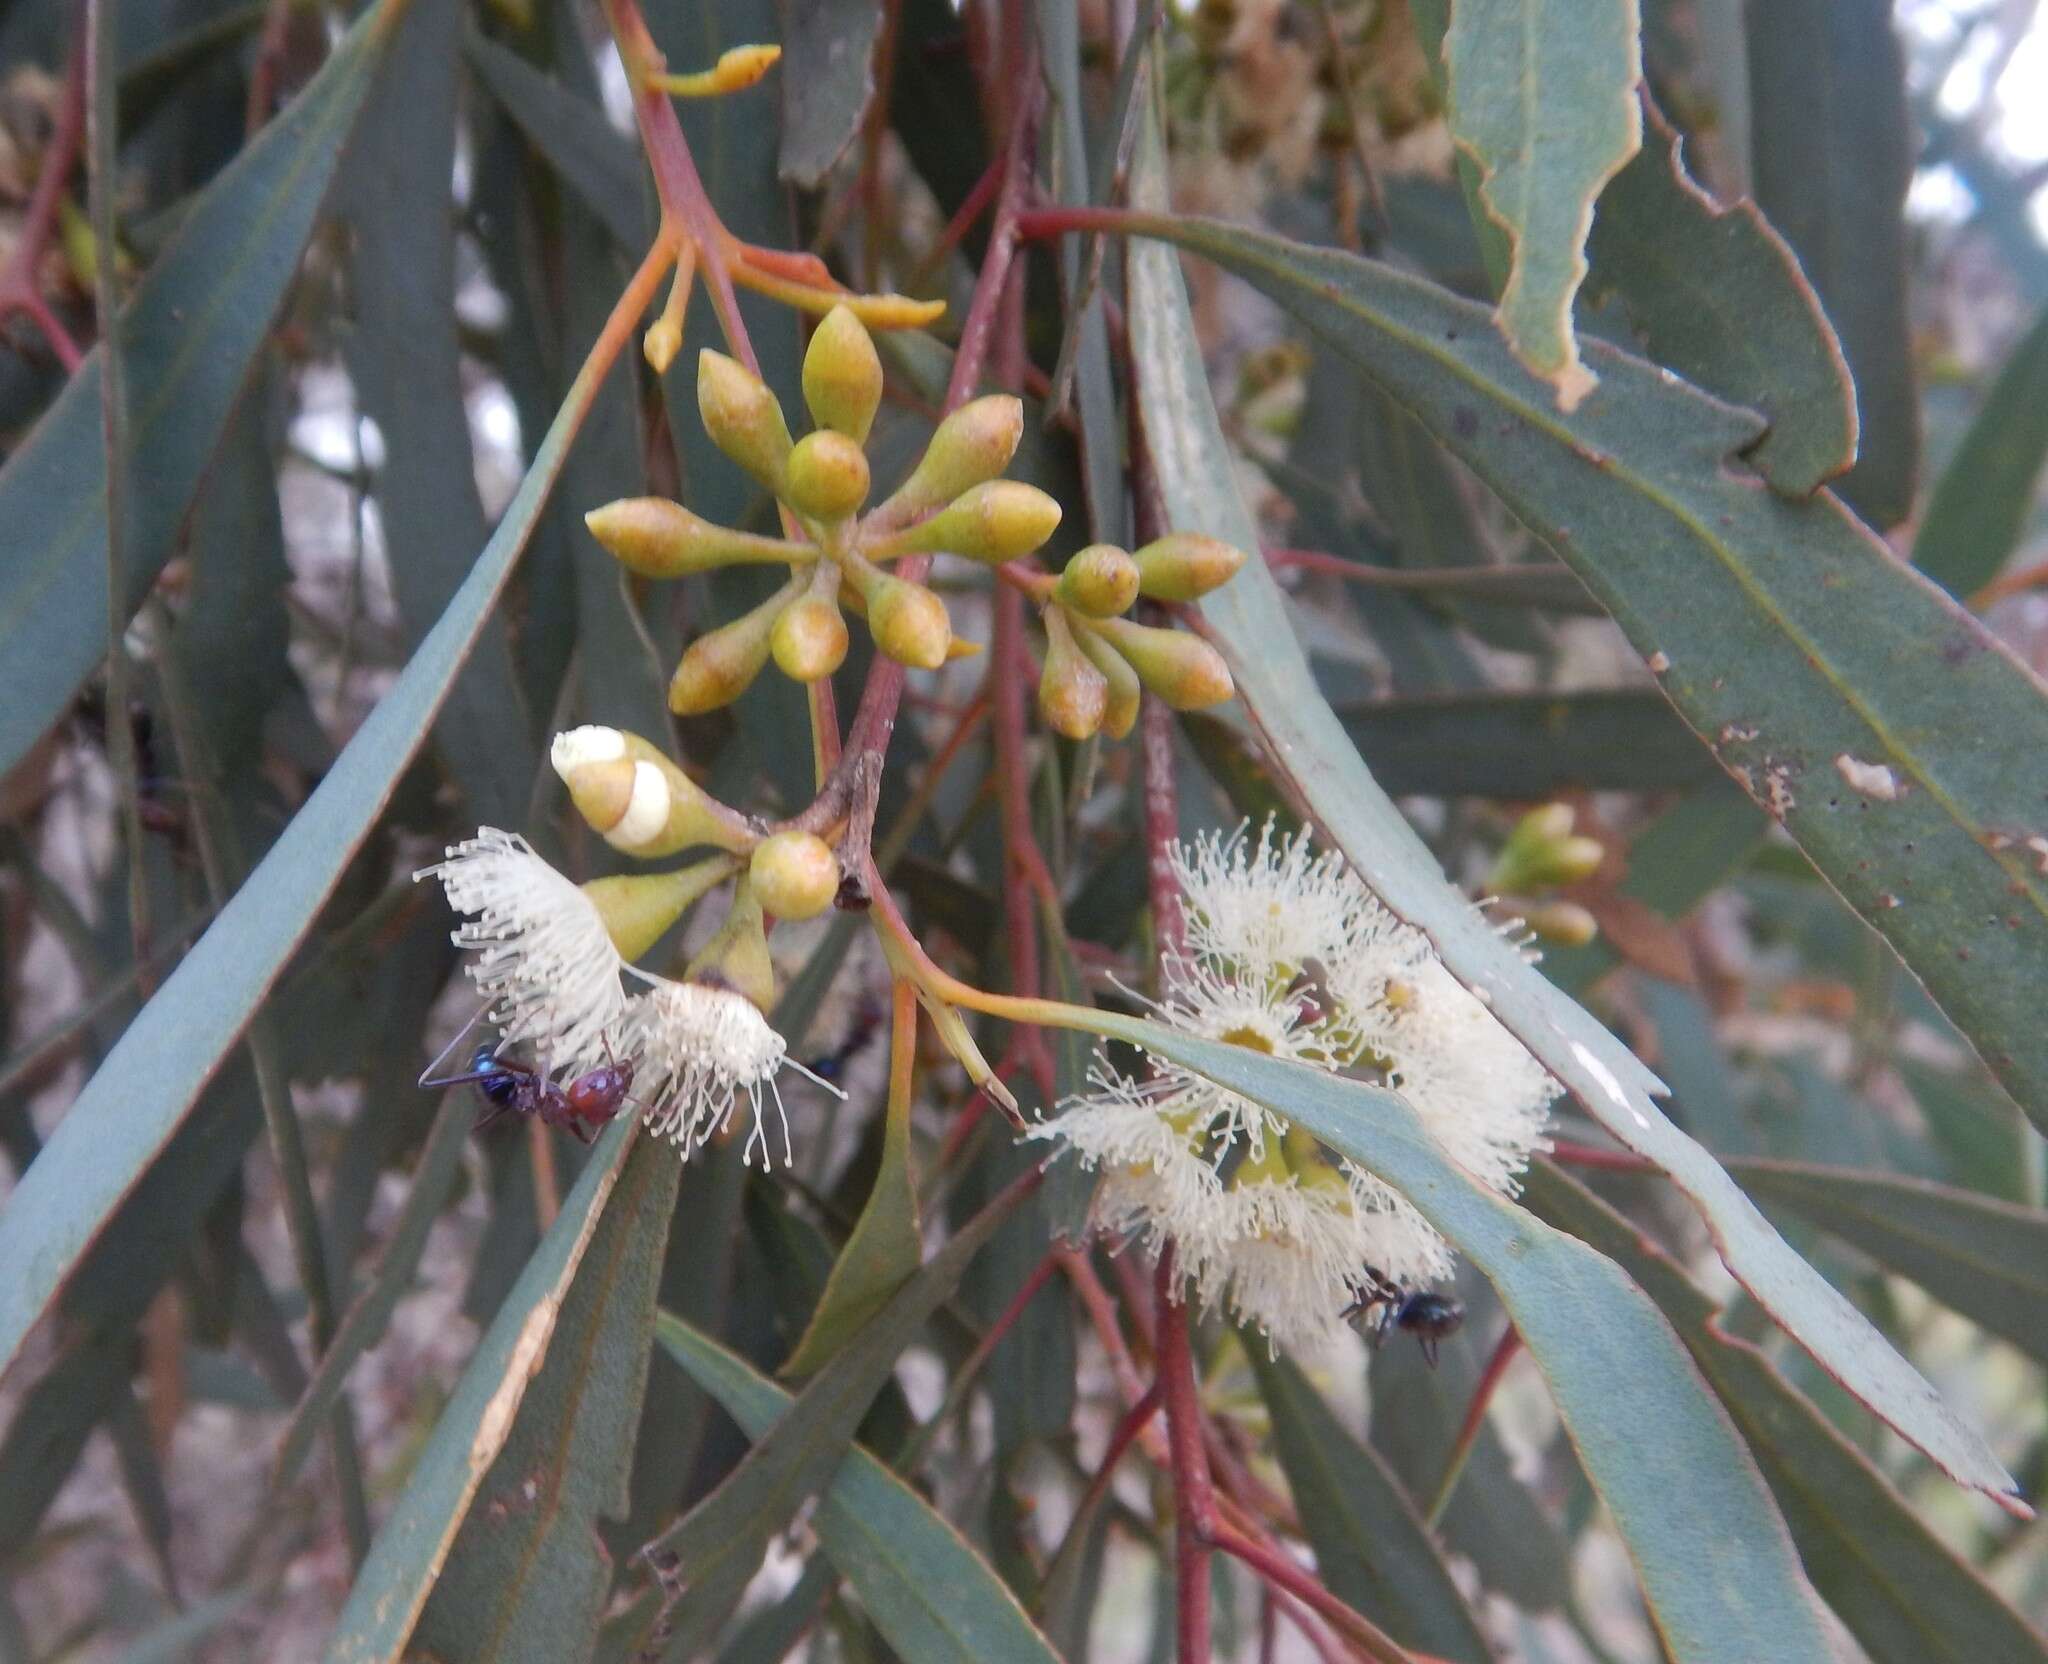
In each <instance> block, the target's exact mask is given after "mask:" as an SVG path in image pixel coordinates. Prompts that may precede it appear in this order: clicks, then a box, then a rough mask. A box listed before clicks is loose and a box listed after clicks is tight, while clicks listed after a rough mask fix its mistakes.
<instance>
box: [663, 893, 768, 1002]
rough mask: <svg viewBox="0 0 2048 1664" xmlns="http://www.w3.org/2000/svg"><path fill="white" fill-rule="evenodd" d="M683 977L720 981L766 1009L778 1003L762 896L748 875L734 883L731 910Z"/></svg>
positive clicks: (690, 980) (693, 979)
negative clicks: (756, 890) (762, 913)
mask: <svg viewBox="0 0 2048 1664" xmlns="http://www.w3.org/2000/svg"><path fill="white" fill-rule="evenodd" d="M683 976H684V980H686V981H689V982H705V981H710V982H721V983H723V984H724V985H725V986H726V987H728V988H730V989H732V990H733V992H734V993H736V994H739V995H741V996H743V997H744V998H746V999H748V1000H751V1001H752V1002H753V1003H754V1004H755V1005H757V1006H759V1007H760V1008H761V1009H762V1010H763V1011H766V1010H767V1009H768V1008H769V1007H770V1006H772V1005H773V1004H774V1003H775V961H774V960H773V959H772V958H771V957H770V956H769V953H768V932H767V929H766V928H765V926H764V924H763V922H762V918H761V902H760V898H759V897H758V896H756V895H755V894H754V887H753V885H752V884H751V883H749V882H748V880H747V878H746V876H745V875H742V876H741V878H740V881H739V883H737V884H735V885H734V886H733V892H732V911H731V912H730V913H728V914H727V915H726V916H725V923H724V924H722V925H720V926H719V927H718V934H717V935H715V936H713V937H712V938H711V940H710V941H708V942H706V943H705V944H704V946H703V948H702V950H701V951H700V952H699V953H698V955H697V957H696V958H695V959H692V960H691V961H690V964H689V967H688V969H687V970H685V971H684V972H683Z"/></svg>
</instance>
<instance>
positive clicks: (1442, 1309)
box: [1339, 1265, 1465, 1369]
mask: <svg viewBox="0 0 2048 1664" xmlns="http://www.w3.org/2000/svg"><path fill="white" fill-rule="evenodd" d="M1375 1306H1377V1307H1378V1308H1379V1316H1378V1317H1377V1318H1374V1317H1373V1316H1372V1315H1371V1314H1372V1311H1373V1308H1374V1307H1375ZM1339 1315H1341V1316H1342V1317H1344V1318H1346V1319H1347V1320H1348V1319H1350V1318H1353V1317H1357V1316H1361V1315H1363V1316H1364V1317H1365V1318H1366V1321H1367V1323H1368V1325H1369V1326H1370V1327H1369V1331H1368V1332H1369V1333H1370V1334H1371V1337H1372V1343H1373V1345H1374V1346H1379V1345H1381V1344H1382V1343H1383V1342H1384V1341H1385V1340H1386V1338H1387V1336H1388V1335H1389V1334H1390V1333H1392V1332H1393V1331H1394V1330H1396V1329H1404V1330H1406V1331H1407V1332H1408V1333H1409V1334H1411V1335H1413V1336H1414V1337H1415V1339H1416V1342H1417V1343H1418V1344H1419V1345H1420V1346H1421V1348H1422V1358H1423V1362H1425V1363H1426V1364H1428V1365H1429V1367H1430V1368H1431V1369H1434V1368H1436V1358H1437V1349H1438V1347H1440V1346H1441V1345H1442V1344H1443V1341H1444V1337H1445V1336H1447V1335H1454V1334H1456V1333H1457V1332H1458V1329H1459V1327H1460V1326H1461V1325H1462V1324H1463V1323H1464V1321H1465V1303H1464V1302H1463V1301H1462V1300H1454V1299H1453V1298H1452V1297H1451V1296H1450V1295H1448V1294H1432V1293H1430V1292H1429V1291H1428V1290H1427V1289H1406V1288H1403V1287H1402V1286H1401V1285H1400V1284H1399V1283H1397V1282H1395V1281H1394V1280H1393V1279H1392V1278H1391V1277H1389V1276H1388V1275H1387V1274H1386V1273H1385V1272H1384V1271H1381V1270H1379V1269H1377V1268H1376V1267H1374V1266H1370V1265H1368V1266H1366V1267H1364V1281H1363V1283H1361V1285H1360V1286H1359V1289H1358V1297H1357V1298H1356V1299H1355V1300H1353V1301H1352V1302H1351V1304H1350V1305H1348V1306H1346V1307H1345V1308H1344V1310H1343V1312H1342V1313H1341V1314H1339Z"/></svg>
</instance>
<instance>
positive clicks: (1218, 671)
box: [1088, 618, 1236, 711]
mask: <svg viewBox="0 0 2048 1664" xmlns="http://www.w3.org/2000/svg"><path fill="white" fill-rule="evenodd" d="M1088 627H1089V628H1090V629H1091V630H1095V631H1097V632H1099V633H1100V634H1101V635H1102V636H1103V637H1104V638H1105V639H1106V640H1107V641H1108V642H1109V643H1110V645H1111V646H1113V647H1114V648H1115V649H1116V650H1117V651H1118V652H1119V653H1121V654H1122V655H1123V656H1124V658H1125V659H1126V660H1128V661H1129V663H1130V667H1131V668H1132V669H1133V670H1135V671H1136V672H1137V673H1138V680H1139V681H1141V682H1143V683H1144V684H1145V686H1146V687H1148V688H1150V689H1151V690H1152V691H1153V692H1154V693H1156V694H1158V695H1159V697H1160V698H1161V699H1163V700H1165V701H1166V702H1167V704H1169V705H1171V706H1172V707H1173V708H1174V709H1175V710H1176V711H1198V710H1200V709H1202V708H1203V707H1204V706H1205V705H1220V704H1222V703H1223V701H1224V700H1226V699H1228V698H1229V697H1230V696H1231V694H1232V693H1234V692H1235V691H1236V689H1235V688H1234V687H1233V686H1232V684H1231V680H1230V666H1228V665H1227V664H1225V663H1224V662H1223V655H1222V654H1221V653H1219V652H1217V651H1216V649H1215V648H1213V647H1211V646H1210V645H1209V644H1208V643H1207V642H1206V641H1204V640H1202V638H1201V637H1200V636H1191V635H1189V634H1188V633H1187V632H1186V631H1184V630H1158V629H1154V628H1152V627H1151V626H1150V625H1148V624H1133V623H1132V622H1131V621H1130V620H1129V619H1128V618H1103V619H1097V620H1095V621H1094V622H1092V623H1091V624H1090V625H1089V626H1088Z"/></svg>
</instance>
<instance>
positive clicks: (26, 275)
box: [0, 29, 85, 375]
mask: <svg viewBox="0 0 2048 1664" xmlns="http://www.w3.org/2000/svg"><path fill="white" fill-rule="evenodd" d="M59 100H60V101H59V103H58V105H57V125H56V129H55V131H54V132H52V133H51V135H50V142H49V143H48V144H47V145H45V146H44V147H43V158H42V162H41V163H40V165H39V166H38V167H37V168H36V183H35V188H34V189H33V190H32V191H31V192H30V193H29V199H28V208H27V210H26V211H25V212H24V213H23V215H22V219H21V230H20V233H19V235H18V236H17V238H16V240H15V244H14V253H13V256H12V257H11V258H10V259H9V260H8V262H7V269H6V270H5V271H4V272H0V325H4V323H5V321H6V319H7V318H8V317H10V316H12V315H14V314H19V315H20V316H22V317H24V318H26V319H28V321H29V322H30V323H32V324H34V325H35V326H36V328H37V329H38V330H40V331H41V332H42V335H43V339H44V340H46V341H48V342H49V343H50V350H51V351H52V352H54V353H55V354H56V355H57V362H58V363H60V364H62V365H63V366H64V373H65V374H66V375H73V374H76V373H77V370H78V366H79V365H80V364H82V363H83V362H84V361H85V354H84V353H83V352H81V351H80V350H79V346H78V343H77V342H76V341H74V340H73V339H72V338H71V331H70V330H68V329H66V328H65V327H64V321H63V319H61V318H59V317H58V316H57V313H56V311H55V309H54V308H53V307H52V306H51V305H50V303H49V302H48V301H47V300H45V299H44V298H43V291H42V285H41V283H40V282H39V281H38V278H39V274H40V272H41V268H42V264H43V255H44V253H45V251H47V250H48V248H49V246H50V233H51V230H52V228H53V227H54V226H55V225H56V223H57V208H58V205H59V203H60V202H62V200H63V197H64V182H65V180H66V179H68V178H69V177H70V175H71V170H72V168H73V167H74V166H75V165H76V163H77V161H78V155H79V148H80V146H81V144H82V143H83V141H84V138H85V38H84V32H83V30H82V29H81V31H80V34H79V38H78V39H77V40H76V41H74V42H73V43H72V47H71V58H70V61H69V63H68V64H67V65H66V67H65V70H64V90H63V92H62V93H61V94H60V95H59Z"/></svg>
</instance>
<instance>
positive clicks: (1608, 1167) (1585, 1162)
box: [1550, 1138, 1663, 1173]
mask: <svg viewBox="0 0 2048 1664" xmlns="http://www.w3.org/2000/svg"><path fill="white" fill-rule="evenodd" d="M1550 1159H1551V1160H1552V1161H1555V1162H1558V1163H1561V1164H1562V1165H1563V1166H1566V1167H1598V1168H1601V1169H1603V1170H1605V1171H1606V1172H1609V1173H1661V1172H1662V1171H1663V1169H1662V1168H1661V1167H1659V1166H1658V1165H1657V1164H1656V1163H1655V1162H1654V1161H1650V1160H1648V1159H1647V1158H1645V1157H1643V1156H1637V1155H1630V1154H1629V1153H1628V1151H1626V1150H1603V1149H1600V1148H1599V1147H1598V1146H1596V1145H1592V1144H1578V1143H1574V1142H1573V1141H1572V1140H1571V1139H1569V1138H1560V1139H1558V1140H1557V1141H1556V1142H1555V1143H1553V1144H1552V1145H1551V1146H1550Z"/></svg>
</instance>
